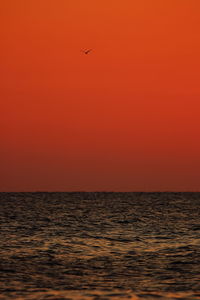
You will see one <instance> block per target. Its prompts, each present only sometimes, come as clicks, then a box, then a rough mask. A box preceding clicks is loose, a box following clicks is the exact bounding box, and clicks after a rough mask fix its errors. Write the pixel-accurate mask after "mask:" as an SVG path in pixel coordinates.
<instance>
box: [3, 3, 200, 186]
mask: <svg viewBox="0 0 200 300" xmlns="http://www.w3.org/2000/svg"><path fill="white" fill-rule="evenodd" d="M0 37H1V41H2V43H1V48H0V61H1V62H0V63H1V72H0V77H1V78H0V104H1V110H0V139H1V147H0V165H1V167H0V191H36V190H37V191H38V190H47V191H72V190H86V191H94V190H95V191H97V190H99V191H101V190H107V191H166V190H168V191H200V181H199V178H200V155H199V154H200V139H199V133H200V1H198V0H167V1H160V0H151V1H149V0H139V1H134V0H125V1H121V0H96V1H94V0H42V1H41V0H29V1H27V0H18V1H14V0H1V2H0ZM86 48H92V49H93V51H92V52H91V53H90V54H88V55H84V54H83V53H82V52H81V50H82V49H86Z"/></svg>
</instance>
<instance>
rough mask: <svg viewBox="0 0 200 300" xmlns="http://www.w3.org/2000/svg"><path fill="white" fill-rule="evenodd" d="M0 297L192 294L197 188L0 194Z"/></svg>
mask: <svg viewBox="0 0 200 300" xmlns="http://www.w3.org/2000/svg"><path fill="white" fill-rule="evenodd" d="M0 226H1V231H0V299H21V300H22V299H51V300H52V299H60V300H61V299H79V300H80V299H82V300H83V299H87V300H90V299H91V300H106V299H107V300H108V299H114V300H116V299H134V300H136V299H137V300H138V299H182V300H183V299H192V300H194V299H200V193H103V192H101V193H82V192H76V193H42V192H38V193H0Z"/></svg>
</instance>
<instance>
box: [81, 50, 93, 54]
mask: <svg viewBox="0 0 200 300" xmlns="http://www.w3.org/2000/svg"><path fill="white" fill-rule="evenodd" d="M91 51H92V49H87V50H81V52H83V53H84V54H86V55H87V54H88V53H90V52H91Z"/></svg>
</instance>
